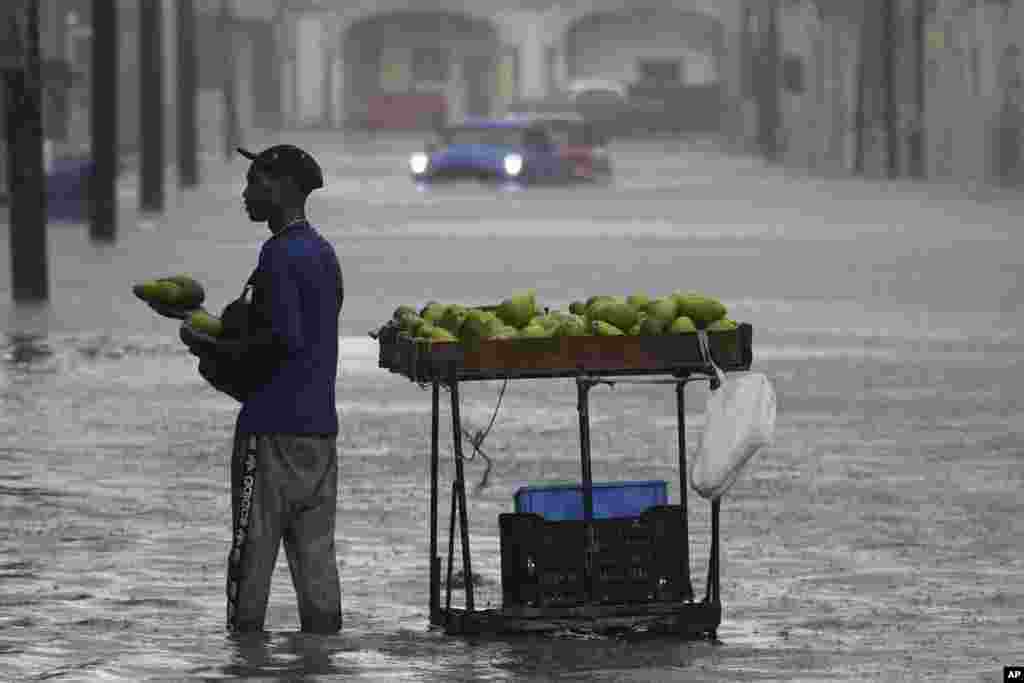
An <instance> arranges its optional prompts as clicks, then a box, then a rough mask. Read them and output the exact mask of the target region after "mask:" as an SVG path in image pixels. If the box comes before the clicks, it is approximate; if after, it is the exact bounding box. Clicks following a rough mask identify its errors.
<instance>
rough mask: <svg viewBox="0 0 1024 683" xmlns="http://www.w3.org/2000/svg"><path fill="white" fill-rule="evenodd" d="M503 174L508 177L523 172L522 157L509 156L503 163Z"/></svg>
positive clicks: (516, 155)
mask: <svg viewBox="0 0 1024 683" xmlns="http://www.w3.org/2000/svg"><path fill="white" fill-rule="evenodd" d="M504 166H505V173H508V174H509V175H510V176H517V175H519V174H520V173H522V172H523V157H521V156H519V155H518V154H509V155H507V156H506V157H505V161H504Z"/></svg>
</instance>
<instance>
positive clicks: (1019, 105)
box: [727, 0, 1024, 186]
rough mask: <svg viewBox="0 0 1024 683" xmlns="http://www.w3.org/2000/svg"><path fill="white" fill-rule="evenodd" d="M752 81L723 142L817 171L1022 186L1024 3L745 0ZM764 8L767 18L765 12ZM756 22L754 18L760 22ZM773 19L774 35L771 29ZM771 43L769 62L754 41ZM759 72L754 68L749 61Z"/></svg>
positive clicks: (1004, 0) (1022, 0)
mask: <svg viewBox="0 0 1024 683" xmlns="http://www.w3.org/2000/svg"><path fill="white" fill-rule="evenodd" d="M743 12H744V14H745V15H755V16H759V17H760V18H761V20H762V21H761V25H760V26H754V27H751V26H749V25H747V31H746V32H745V36H744V44H745V45H747V46H748V47H747V48H746V49H747V53H748V54H754V55H755V57H754V58H751V57H747V58H746V61H747V62H748V63H749V62H760V63H761V64H762V65H763V64H766V63H767V64H768V65H769V66H768V70H769V71H770V72H771V73H770V75H768V76H765V75H763V74H762V76H761V77H760V79H759V80H760V82H762V83H764V82H767V81H774V83H775V86H774V87H773V88H772V89H773V91H774V93H775V99H776V101H774V102H771V101H770V100H771V99H772V98H771V97H767V96H765V95H764V93H759V92H757V91H756V88H748V89H746V90H744V92H743V94H742V104H741V108H742V109H743V111H744V116H743V117H741V118H740V120H739V121H734V122H733V123H738V124H739V125H738V126H736V127H734V128H731V129H730V130H729V132H728V134H727V136H728V137H730V138H732V139H733V140H736V141H737V142H738V145H739V146H741V147H743V148H745V149H748V150H754V151H759V150H761V149H762V146H761V145H759V144H758V143H759V140H758V124H759V122H761V123H763V122H764V121H766V120H767V121H771V120H772V119H774V120H775V122H776V123H777V126H776V127H775V129H776V133H775V135H774V139H773V140H772V142H773V143H774V145H775V155H776V158H777V159H778V160H779V161H780V162H782V163H786V164H791V165H794V166H799V167H803V168H807V169H811V170H813V171H815V172H821V173H826V174H831V173H853V174H858V175H864V176H866V177H873V178H884V177H918V178H932V179H937V180H944V181H952V182H956V183H966V184H980V183H986V184H998V185H1004V186H1020V185H1021V184H1024V164H1022V160H1024V154H1022V138H1021V131H1022V129H1024V114H1022V112H1024V96H1022V92H1024V91H1022V82H1024V79H1022V74H1024V61H1022V58H1021V45H1022V43H1024V38H1022V36H1024V0H863V2H858V3H848V2H843V0H773V1H771V2H764V1H763V0H746V2H745V7H744V10H743ZM766 15H767V16H766ZM754 23H755V24H756V23H757V22H756V21H755V22H754ZM769 24H773V28H774V30H768V29H766V28H765V27H766V26H768V25H769ZM759 40H760V41H761V42H773V41H774V44H775V46H776V50H775V54H774V57H773V58H771V59H769V58H767V57H764V56H762V57H761V58H760V59H758V58H757V57H756V55H757V54H761V53H758V52H757V51H756V49H755V50H752V49H751V48H749V45H751V44H756V43H757V42H758V41H759ZM752 68H754V70H756V66H754V67H752Z"/></svg>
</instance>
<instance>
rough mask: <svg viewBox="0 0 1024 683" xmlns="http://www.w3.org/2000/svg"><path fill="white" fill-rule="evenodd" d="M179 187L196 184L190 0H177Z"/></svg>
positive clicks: (193, 20) (193, 28)
mask: <svg viewBox="0 0 1024 683" xmlns="http://www.w3.org/2000/svg"><path fill="white" fill-rule="evenodd" d="M177 7H178V31H177V33H178V95H177V96H178V185H179V186H180V187H183V188H186V187H195V186H196V185H198V184H199V160H198V135H197V132H196V93H197V83H196V81H197V76H196V38H195V36H196V15H195V7H194V5H193V0H178V4H177Z"/></svg>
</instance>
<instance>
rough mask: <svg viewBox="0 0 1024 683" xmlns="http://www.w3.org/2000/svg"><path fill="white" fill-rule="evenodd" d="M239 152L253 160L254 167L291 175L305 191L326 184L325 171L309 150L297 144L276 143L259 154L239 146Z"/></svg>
mask: <svg viewBox="0 0 1024 683" xmlns="http://www.w3.org/2000/svg"><path fill="white" fill-rule="evenodd" d="M238 153H239V154H241V155H242V156H244V157H245V158H246V159H251V160H252V166H253V168H254V169H256V170H258V171H261V172H264V173H267V174H268V175H271V176H274V177H277V178H280V177H281V176H291V177H292V178H293V179H294V180H295V183H296V184H297V185H298V186H299V188H300V189H302V191H303V192H312V191H313V190H315V189H317V188H321V187H323V186H324V173H323V171H322V170H321V169H320V164H318V163H316V159H314V158H313V157H312V156H310V154H309V153H308V152H306V151H305V150H301V149H299V148H298V147H296V146H295V145H274V146H273V147H268V148H267V149H265V150H263V151H262V152H260V153H259V154H253V153H252V152H250V151H248V150H245V149H242V148H241V147H239V148H238Z"/></svg>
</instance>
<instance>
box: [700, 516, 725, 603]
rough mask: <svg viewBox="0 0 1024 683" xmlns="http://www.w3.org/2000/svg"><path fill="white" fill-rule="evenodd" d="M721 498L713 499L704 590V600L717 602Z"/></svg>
mask: <svg viewBox="0 0 1024 683" xmlns="http://www.w3.org/2000/svg"><path fill="white" fill-rule="evenodd" d="M720 502H721V501H720V500H719V499H717V498H716V499H715V500H712V501H711V552H709V553H708V581H707V587H706V588H705V591H704V601H705V602H707V603H713V604H717V603H718V602H719V599H720V597H719V593H718V590H719V575H718V509H719V504H720Z"/></svg>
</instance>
